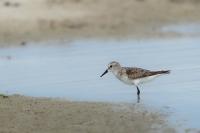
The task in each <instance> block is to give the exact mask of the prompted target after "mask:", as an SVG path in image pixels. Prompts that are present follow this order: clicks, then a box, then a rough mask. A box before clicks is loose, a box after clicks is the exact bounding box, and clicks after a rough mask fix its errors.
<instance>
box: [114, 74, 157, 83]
mask: <svg viewBox="0 0 200 133" xmlns="http://www.w3.org/2000/svg"><path fill="white" fill-rule="evenodd" d="M158 76H160V74H158V75H154V76H149V77H144V78H139V79H130V78H128V77H127V76H120V77H118V76H117V78H118V79H119V80H121V81H122V82H124V83H125V84H128V85H139V84H142V83H146V82H149V81H151V80H153V79H155V78H156V77H158Z"/></svg>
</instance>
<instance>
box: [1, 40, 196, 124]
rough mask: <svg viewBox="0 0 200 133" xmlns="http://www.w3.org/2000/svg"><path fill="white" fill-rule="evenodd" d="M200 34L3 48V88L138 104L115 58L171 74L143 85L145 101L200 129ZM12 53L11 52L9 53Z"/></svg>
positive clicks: (180, 121) (70, 97)
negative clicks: (110, 68) (112, 65)
mask: <svg viewBox="0 0 200 133" xmlns="http://www.w3.org/2000/svg"><path fill="white" fill-rule="evenodd" d="M199 43H200V39H198V38H185V39H173V40H146V41H136V40H127V41H115V40H113V41H97V40H90V41H76V42H73V43H71V44H66V45H58V46H55V45H54V46H44V45H42V46H35V45H34V46H33V45H31V46H26V47H21V48H4V49H0V73H1V76H0V92H2V93H8V94H13V93H18V94H23V95H28V96H40V97H60V98H66V99H70V100H80V101H106V102H129V103H136V102H137V97H136V88H135V87H133V86H128V85H125V84H123V83H121V82H119V81H118V80H117V79H116V78H115V77H114V76H113V75H112V74H110V73H109V74H107V75H105V76H104V77H103V78H100V77H99V76H100V75H101V74H102V73H103V72H104V70H105V69H106V65H107V64H108V63H109V62H110V61H112V60H116V61H119V62H120V63H121V64H122V65H124V66H137V67H142V68H146V69H150V70H160V69H170V70H171V71H172V72H171V74H170V75H166V76H161V77H159V78H157V79H155V80H154V81H153V82H150V83H147V84H144V85H142V86H140V88H141V101H140V103H141V104H144V105H146V106H149V107H155V108H158V109H160V110H165V111H168V112H170V120H172V121H173V122H176V121H178V122H179V123H180V124H183V125H184V126H186V127H189V128H199V127H200V123H199V118H198V116H199V112H200V98H199V97H200V59H199V57H200V45H199ZM7 57H11V59H10V58H7Z"/></svg>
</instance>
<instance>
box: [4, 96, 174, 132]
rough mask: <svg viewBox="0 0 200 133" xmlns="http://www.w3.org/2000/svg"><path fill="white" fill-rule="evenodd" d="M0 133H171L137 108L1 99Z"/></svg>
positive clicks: (155, 114) (156, 118)
mask: <svg viewBox="0 0 200 133" xmlns="http://www.w3.org/2000/svg"><path fill="white" fill-rule="evenodd" d="M0 100H1V102H0V119H1V123H0V132H2V133H10V132H12V133H28V132H30V133H32V132H37V133H55V132H57V133H66V132H68V133H102V132H103V133H111V132H114V133H124V132H126V133H133V132H134V133H160V132H162V133H174V132H175V129H173V128H171V127H170V126H169V125H168V124H167V122H166V120H165V116H164V115H161V113H159V112H150V111H147V110H146V109H144V108H143V107H140V106H139V105H131V104H109V103H87V102H70V101H64V100H59V99H50V98H32V97H24V96H19V95H13V96H9V97H8V98H3V97H1V96H0Z"/></svg>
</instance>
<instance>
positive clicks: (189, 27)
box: [160, 23, 200, 35]
mask: <svg viewBox="0 0 200 133" xmlns="http://www.w3.org/2000/svg"><path fill="white" fill-rule="evenodd" d="M160 30H161V31H162V32H175V33H179V34H184V35H195V34H198V35H199V34H200V23H187V24H178V25H176V24H173V25H167V26H164V27H162V28H161V29H160Z"/></svg>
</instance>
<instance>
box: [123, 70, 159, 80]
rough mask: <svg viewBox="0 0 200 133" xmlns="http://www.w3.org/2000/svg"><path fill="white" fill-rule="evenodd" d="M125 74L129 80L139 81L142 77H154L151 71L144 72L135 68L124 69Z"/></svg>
mask: <svg viewBox="0 0 200 133" xmlns="http://www.w3.org/2000/svg"><path fill="white" fill-rule="evenodd" d="M125 70H126V74H127V75H128V78H130V79H139V78H143V77H148V76H152V75H155V74H156V73H155V72H153V71H149V70H145V69H142V68H136V67H133V68H131V67H125Z"/></svg>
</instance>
